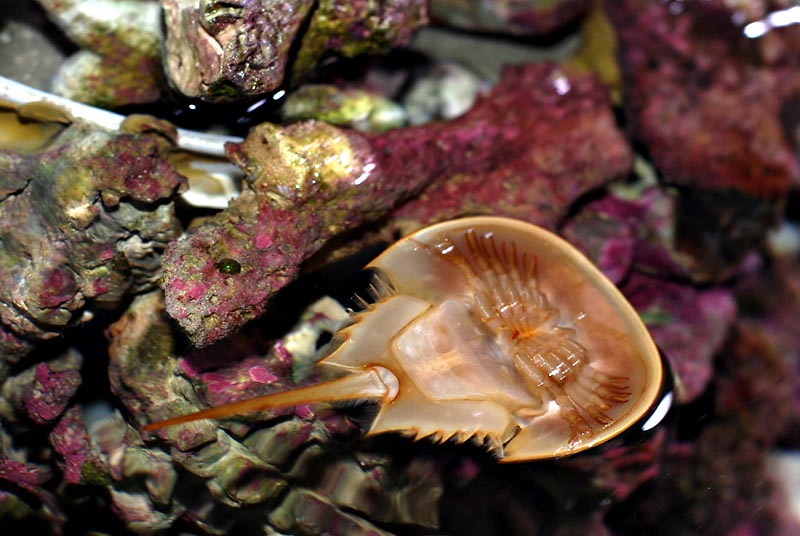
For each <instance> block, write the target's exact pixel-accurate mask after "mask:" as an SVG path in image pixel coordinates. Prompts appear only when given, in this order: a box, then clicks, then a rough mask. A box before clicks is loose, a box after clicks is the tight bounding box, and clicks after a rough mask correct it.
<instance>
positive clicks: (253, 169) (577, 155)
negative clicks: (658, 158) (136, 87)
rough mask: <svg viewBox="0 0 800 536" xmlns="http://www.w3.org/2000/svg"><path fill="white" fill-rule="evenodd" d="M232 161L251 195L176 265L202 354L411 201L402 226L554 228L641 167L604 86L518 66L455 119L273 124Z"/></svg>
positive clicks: (170, 271)
mask: <svg viewBox="0 0 800 536" xmlns="http://www.w3.org/2000/svg"><path fill="white" fill-rule="evenodd" d="M229 153H230V156H231V157H232V158H233V160H234V161H235V162H237V163H238V164H239V165H240V166H241V167H242V168H243V169H244V170H245V171H246V172H247V175H248V177H247V183H246V188H245V191H244V192H243V193H242V194H241V195H240V196H239V198H238V199H236V200H234V201H233V202H231V204H230V207H229V208H228V209H227V210H225V211H223V212H222V213H220V214H218V215H216V216H214V217H213V218H210V219H209V220H208V221H206V222H205V223H203V224H201V225H199V226H197V227H195V228H193V229H191V230H190V231H189V232H188V234H187V235H186V236H184V237H182V238H181V239H179V240H177V241H176V242H174V243H172V244H171V246H170V247H169V248H168V250H167V251H166V253H165V255H164V258H163V263H162V265H163V268H164V279H163V288H164V291H165V293H166V307H167V312H168V313H169V314H170V316H172V317H173V318H175V319H176V320H177V321H178V323H179V324H180V325H181V326H182V327H183V328H184V329H185V330H186V332H187V333H188V335H189V337H190V338H191V340H192V342H193V343H194V344H196V345H198V346H205V345H208V344H210V343H213V342H215V341H218V340H220V339H222V338H223V337H225V336H227V335H228V334H230V333H232V332H233V331H235V330H236V329H238V328H239V327H240V326H242V325H243V324H244V323H246V322H247V321H249V320H250V319H252V318H254V317H256V316H258V315H259V314H260V313H261V312H262V311H263V310H264V307H265V305H266V303H267V302H268V301H269V299H270V298H271V297H272V295H273V294H274V293H275V292H277V291H278V290H279V289H280V288H282V287H283V286H285V285H286V284H288V283H289V282H290V281H292V280H293V279H294V278H295V277H296V275H297V274H298V271H299V269H300V266H301V264H302V263H303V262H304V261H305V260H306V259H308V258H309V257H310V256H311V255H313V254H314V253H315V252H317V251H318V250H319V249H320V248H321V247H322V246H323V245H324V244H325V243H326V242H328V241H329V240H330V239H331V238H333V237H336V236H339V235H342V234H344V233H347V232H350V231H352V230H354V229H356V228H358V227H359V226H361V225H364V224H366V223H369V222H373V221H375V220H377V219H378V218H381V217H383V216H385V215H387V214H389V213H390V211H391V210H392V209H393V208H394V207H398V205H400V204H401V203H402V202H403V201H406V202H407V203H406V204H405V205H403V206H399V208H397V209H396V211H395V212H394V213H393V214H392V218H393V220H395V222H396V223H392V222H390V226H392V225H396V226H401V227H402V228H404V229H406V228H409V227H418V226H419V225H422V224H423V223H427V222H431V221H435V220H441V219H445V218H449V217H454V216H458V215H464V214H474V213H487V214H492V213H493V214H504V215H507V216H514V217H518V218H522V219H526V220H528V221H531V222H534V223H538V224H540V225H544V226H547V227H551V228H552V227H554V226H555V225H556V223H557V222H558V221H559V219H561V218H563V217H564V215H565V214H566V211H567V210H568V208H569V206H570V204H571V203H572V202H573V201H574V200H575V199H576V198H577V197H579V196H580V195H582V194H584V193H586V192H587V191H590V190H592V189H595V188H598V187H600V186H602V185H604V184H606V183H607V182H609V181H611V180H613V179H614V178H617V177H619V176H622V175H624V174H626V173H627V172H628V170H629V169H630V166H631V163H632V157H631V152H630V149H629V147H628V146H627V144H626V143H625V140H624V138H623V137H622V135H621V133H620V132H619V130H618V129H617V127H616V124H615V121H614V117H613V114H612V113H611V109H610V106H609V101H608V97H607V95H606V93H605V91H604V90H603V88H602V87H601V86H600V85H599V84H598V83H597V82H596V81H595V80H594V79H593V78H592V77H589V76H571V75H569V74H567V73H566V72H564V71H562V70H561V69H560V68H559V67H557V66H554V65H552V64H539V65H525V66H515V67H509V68H506V70H505V71H504V75H503V77H502V79H501V81H500V82H499V83H498V84H497V86H496V87H495V88H494V89H493V90H492V91H491V92H490V93H489V94H488V95H486V96H484V97H482V98H480V99H479V100H478V102H477V103H476V104H475V106H474V107H473V108H472V109H471V110H470V111H469V112H467V113H466V114H465V115H463V116H461V117H460V118H458V119H456V120H453V121H450V122H443V123H432V124H430V125H425V126H419V127H410V128H404V129H398V130H393V131H389V132H386V133H383V134H372V135H363V134H359V133H357V132H354V131H347V130H342V129H338V128H335V127H332V126H330V125H327V124H324V123H319V122H303V123H296V124H293V125H290V126H287V127H278V126H275V125H270V124H262V125H260V126H259V127H257V128H255V129H254V130H253V131H252V132H251V134H250V135H249V136H248V138H247V139H246V140H245V141H244V142H243V143H242V144H240V145H232V146H229ZM426 187H427V189H426ZM423 189H425V190H424V192H423V193H422V195H421V196H420V198H419V199H415V200H410V199H411V198H412V197H413V196H414V195H415V194H418V193H419V192H420V191H422V190H423ZM265 245H266V247H262V246H265ZM231 261H233V263H235V264H232V263H231ZM232 267H235V269H233V270H231V268H232Z"/></svg>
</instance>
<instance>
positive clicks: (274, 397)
mask: <svg viewBox="0 0 800 536" xmlns="http://www.w3.org/2000/svg"><path fill="white" fill-rule="evenodd" d="M398 387H399V384H398V381H397V378H396V377H395V376H394V374H392V373H391V372H389V371H388V370H387V369H385V368H383V367H371V368H368V369H366V370H364V371H358V372H354V373H352V374H349V375H348V376H343V377H341V378H337V379H335V380H331V381H327V382H323V383H318V384H316V385H309V386H307V387H298V388H297V389H291V390H289V391H282V392H279V393H270V394H268V395H264V396H259V397H256V398H250V399H247V400H241V401H239V402H231V403H230V404H224V405H222V406H217V407H214V408H208V409H206V410H203V411H198V412H197V413H191V414H189V415H182V416H180V417H173V418H171V419H166V420H163V421H158V422H153V423H150V424H147V425H145V426H144V427H143V429H144V430H145V431H152V430H158V429H160V428H166V427H169V426H175V425H177V424H184V423H187V422H192V421H198V420H201V419H219V418H224V417H230V416H233V415H241V414H243V413H249V412H253V411H261V410H265V409H276V408H285V407H289V406H299V405H301V404H312V403H315V402H337V401H343V400H363V399H379V400H386V401H388V400H391V399H392V398H394V397H395V396H396V395H397V390H398Z"/></svg>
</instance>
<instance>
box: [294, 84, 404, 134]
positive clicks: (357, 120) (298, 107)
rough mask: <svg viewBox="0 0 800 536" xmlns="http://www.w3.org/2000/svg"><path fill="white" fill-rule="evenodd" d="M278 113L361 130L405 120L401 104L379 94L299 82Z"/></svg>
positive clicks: (380, 129)
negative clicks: (298, 86) (300, 83)
mask: <svg viewBox="0 0 800 536" xmlns="http://www.w3.org/2000/svg"><path fill="white" fill-rule="evenodd" d="M281 117H282V118H283V119H284V120H285V121H299V120H303V119H318V120H321V121H325V122H327V123H330V124H331V125H336V126H343V127H352V128H355V129H356V130H361V131H364V132H383V131H385V130H390V129H392V128H398V127H401V126H403V125H404V124H405V122H406V113H405V111H404V110H403V108H402V107H401V106H400V105H399V104H397V103H395V102H392V101H391V100H389V99H387V98H385V97H383V96H381V95H379V94H376V93H373V92H369V91H365V90H359V89H339V88H337V87H336V86H333V85H322V84H309V85H305V86H301V87H300V88H299V89H297V90H296V91H294V92H292V93H290V94H289V96H288V97H286V101H285V102H284V104H283V108H281Z"/></svg>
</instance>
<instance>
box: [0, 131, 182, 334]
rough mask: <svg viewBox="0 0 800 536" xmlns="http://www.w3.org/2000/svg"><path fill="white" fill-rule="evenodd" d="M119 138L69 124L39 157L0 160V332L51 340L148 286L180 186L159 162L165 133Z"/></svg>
mask: <svg viewBox="0 0 800 536" xmlns="http://www.w3.org/2000/svg"><path fill="white" fill-rule="evenodd" d="M123 130H124V132H123V133H111V132H104V131H100V130H96V129H90V128H88V127H87V126H84V125H81V124H73V125H71V126H70V127H68V128H66V129H65V130H63V131H62V132H61V133H60V134H58V135H57V136H56V137H55V138H53V139H52V140H51V141H50V143H49V144H48V145H47V146H46V147H45V148H43V149H42V150H40V151H38V152H34V153H15V152H11V151H7V150H4V151H2V152H0V185H1V186H0V214H2V217H1V218H0V264H2V266H3V267H4V268H3V278H4V279H3V281H4V284H3V285H2V286H0V324H1V325H2V326H1V328H2V329H3V330H4V331H7V332H11V333H12V334H13V335H14V336H16V337H18V338H20V339H23V340H24V339H32V340H41V339H47V338H51V337H54V336H56V335H57V334H59V333H61V332H63V331H64V330H65V329H67V328H68V327H71V326H74V325H77V324H79V323H82V322H86V321H88V320H90V319H91V318H92V317H93V316H94V315H95V314H96V313H98V312H100V311H103V310H107V309H112V308H114V307H116V306H117V305H119V304H120V303H121V302H122V300H123V299H125V296H126V294H128V293H130V292H134V291H141V290H143V289H146V288H148V287H151V286H153V285H154V283H155V280H156V279H157V277H158V271H159V261H160V255H159V253H160V251H161V250H162V249H163V248H164V247H165V246H166V244H167V242H169V241H170V240H172V239H174V238H175V237H177V235H178V234H179V233H180V225H179V223H178V221H177V219H176V218H175V216H174V214H173V208H172V204H171V203H169V202H168V201H169V199H170V198H171V196H172V195H173V194H174V193H175V192H176V191H178V190H179V189H180V188H181V187H182V186H183V182H184V179H183V177H181V176H180V175H178V174H177V173H176V172H175V171H174V170H173V168H172V167H170V165H169V164H168V163H167V160H166V155H167V153H168V152H169V150H170V148H171V147H172V145H171V141H170V136H171V131H170V128H169V127H166V126H163V125H160V124H159V123H158V122H157V121H150V120H135V119H131V120H129V121H128V122H127V123H126V125H124V126H123ZM4 340H9V337H4ZM10 341H11V342H12V343H13V342H14V341H13V339H10Z"/></svg>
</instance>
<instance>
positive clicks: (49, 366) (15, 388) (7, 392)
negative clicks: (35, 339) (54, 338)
mask: <svg viewBox="0 0 800 536" xmlns="http://www.w3.org/2000/svg"><path fill="white" fill-rule="evenodd" d="M82 364H83V358H82V357H81V355H80V354H79V353H78V352H77V351H75V350H68V351H66V352H65V353H64V354H63V355H62V356H60V357H57V358H56V359H52V360H50V361H45V362H41V363H39V364H37V365H34V366H32V367H29V368H27V369H25V370H23V371H22V372H20V373H19V374H16V375H14V376H11V377H10V378H9V379H8V380H7V381H6V382H5V384H4V385H3V386H2V396H3V397H4V398H6V399H8V401H9V402H10V403H11V406H12V407H14V409H15V410H16V411H18V412H19V413H20V414H25V415H27V416H28V417H29V418H30V419H31V420H33V422H35V423H36V424H47V423H50V422H52V421H54V420H55V419H57V418H58V417H59V416H60V415H61V414H62V413H63V412H64V409H66V407H67V404H68V403H69V401H70V399H71V398H72V396H73V395H74V394H75V391H77V389H78V387H79V386H80V385H81V374H80V369H81V365H82Z"/></svg>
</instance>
